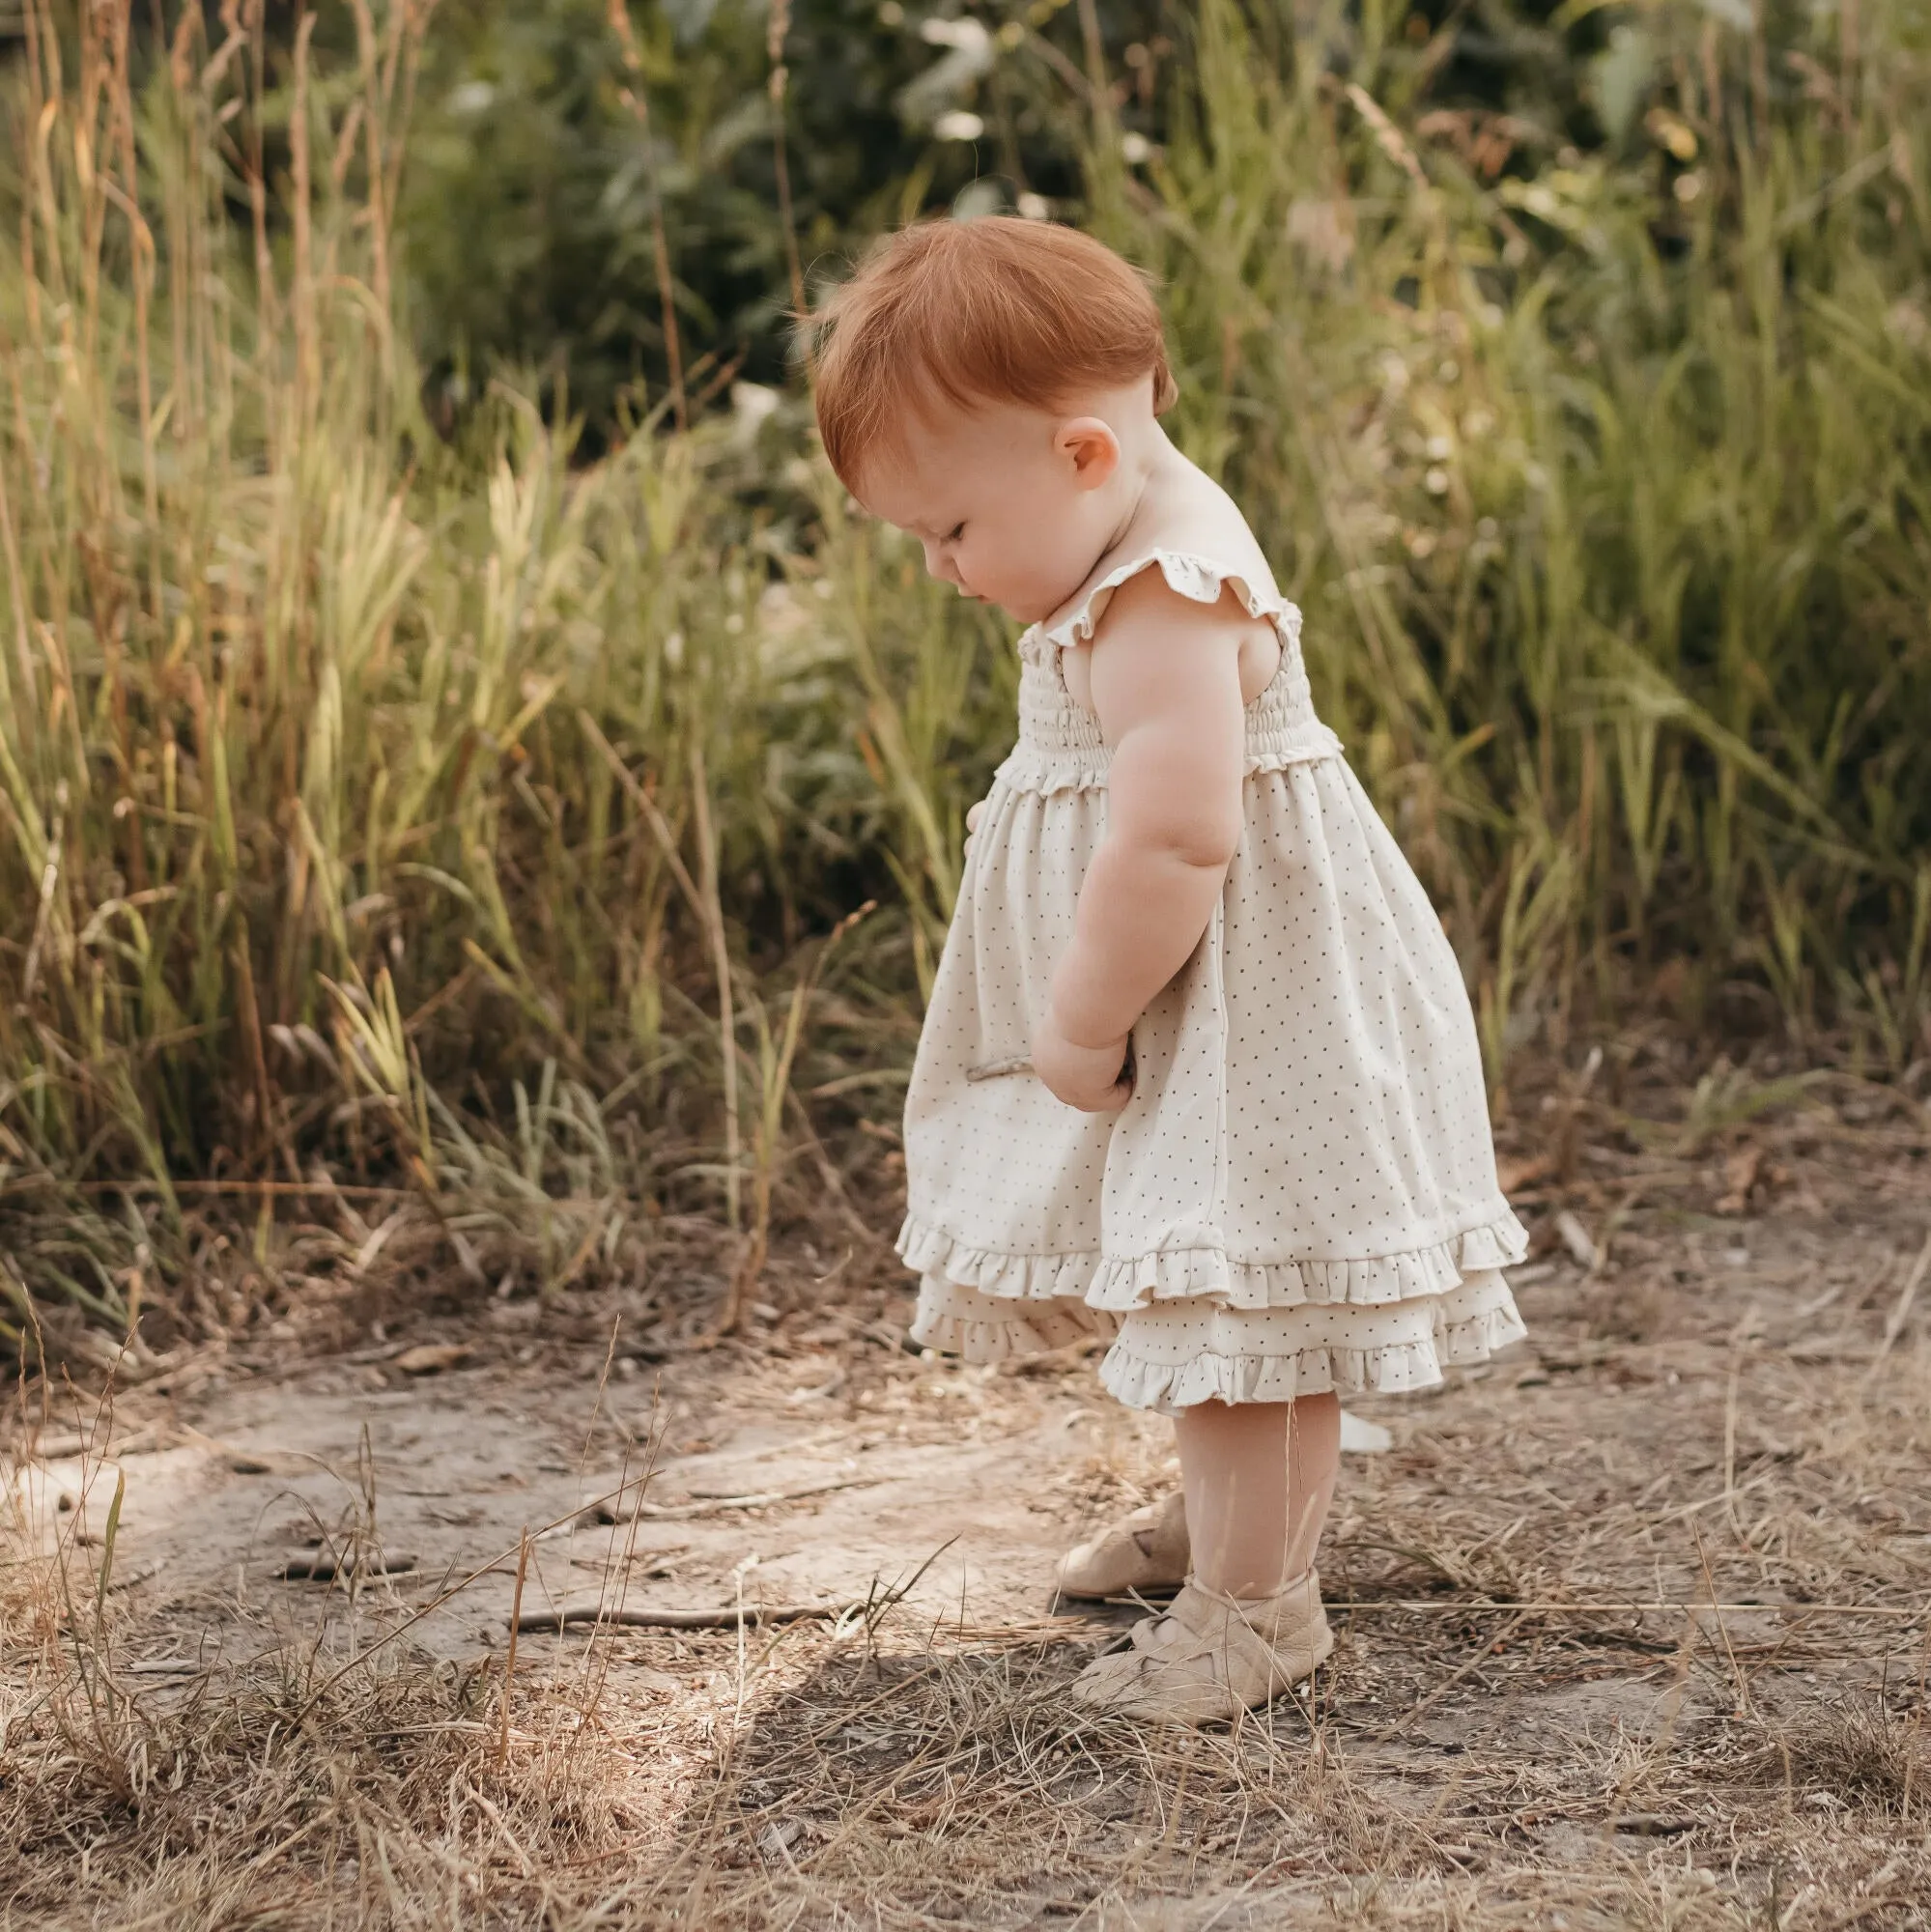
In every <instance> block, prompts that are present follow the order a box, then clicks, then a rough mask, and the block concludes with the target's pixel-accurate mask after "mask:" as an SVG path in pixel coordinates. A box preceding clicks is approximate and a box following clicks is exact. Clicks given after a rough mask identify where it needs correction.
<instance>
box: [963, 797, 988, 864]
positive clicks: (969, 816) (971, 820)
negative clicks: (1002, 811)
mask: <svg viewBox="0 0 1931 1932" xmlns="http://www.w3.org/2000/svg"><path fill="white" fill-rule="evenodd" d="M984 816H985V801H984V799H980V802H979V803H978V804H977V805H971V806H968V807H967V808H966V836H965V842H966V850H967V851H971V850H972V835H973V834H974V833H975V832H977V831H978V830H979V821H980V819H981V818H983V817H984Z"/></svg>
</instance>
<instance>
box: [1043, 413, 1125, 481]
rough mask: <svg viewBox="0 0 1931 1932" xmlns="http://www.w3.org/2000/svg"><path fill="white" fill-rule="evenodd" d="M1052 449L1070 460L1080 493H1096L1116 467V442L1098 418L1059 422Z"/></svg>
mask: <svg viewBox="0 0 1931 1932" xmlns="http://www.w3.org/2000/svg"><path fill="white" fill-rule="evenodd" d="M1053 447H1054V448H1055V449H1056V450H1058V451H1060V452H1061V454H1062V455H1065V456H1068V457H1070V458H1071V459H1072V466H1073V481H1074V483H1075V484H1076V485H1077V486H1078V488H1080V489H1082V490H1097V489H1098V488H1099V487H1100V486H1101V484H1103V483H1109V482H1111V481H1112V480H1113V476H1114V473H1115V472H1116V471H1117V470H1118V469H1119V468H1120V439H1119V438H1118V437H1117V436H1115V435H1114V433H1113V429H1112V425H1111V424H1109V423H1106V422H1103V421H1102V420H1101V419H1100V418H1099V417H1098V416H1074V417H1073V418H1072V420H1071V421H1069V422H1063V423H1062V424H1061V425H1060V427H1059V430H1058V431H1057V433H1056V434H1055V435H1054V437H1053Z"/></svg>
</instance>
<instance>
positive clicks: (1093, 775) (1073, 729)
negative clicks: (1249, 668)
mask: <svg viewBox="0 0 1931 1932" xmlns="http://www.w3.org/2000/svg"><path fill="white" fill-rule="evenodd" d="M1153 564H1157V565H1158V566H1159V568H1160V570H1161V572H1162V574H1163V575H1164V576H1165V577H1166V579H1167V582H1168V583H1169V584H1170V585H1171V586H1172V587H1173V588H1174V589H1176V590H1177V591H1178V592H1179V593H1180V594H1181V595H1182V596H1185V597H1188V598H1190V599H1191V600H1192V601H1193V602H1195V603H1200V604H1206V605H1212V604H1216V603H1218V602H1219V599H1220V595H1221V591H1222V589H1223V587H1224V586H1225V585H1227V584H1229V583H1232V584H1234V585H1235V588H1236V589H1237V590H1238V592H1239V594H1240V597H1241V600H1242V602H1243V603H1244V604H1246V606H1247V608H1248V611H1249V614H1250V615H1252V616H1256V617H1266V618H1268V619H1269V620H1270V621H1271V622H1272V623H1273V626H1274V629H1275V631H1276V633H1277V634H1278V635H1279V637H1280V640H1281V666H1280V668H1279V669H1278V670H1277V671H1276V672H1275V673H1274V677H1273V681H1272V682H1271V683H1270V684H1269V685H1268V686H1267V688H1266V690H1264V692H1262V693H1261V695H1260V696H1258V697H1257V698H1255V699H1254V701H1253V702H1252V703H1251V704H1250V705H1248V707H1247V775H1248V776H1249V777H1250V778H1252V777H1253V776H1254V775H1255V774H1256V773H1260V772H1269V771H1280V770H1282V769H1284V768H1285V767H1287V766H1289V765H1294V764H1304V763H1306V762H1308V761H1309V760H1310V759H1315V758H1330V757H1334V756H1337V755H1338V754H1339V753H1340V751H1341V740H1340V739H1339V738H1337V737H1336V736H1335V735H1334V733H1333V732H1332V731H1330V730H1329V729H1328V728H1327V726H1326V725H1323V724H1322V723H1321V722H1320V719H1319V718H1318V717H1316V715H1315V709H1314V694H1313V692H1312V691H1311V690H1310V689H1309V687H1308V677H1307V668H1306V666H1305V665H1304V664H1303V663H1302V661H1301V644H1300V633H1301V613H1300V611H1298V610H1297V609H1296V608H1295V607H1294V606H1293V605H1292V604H1290V603H1287V602H1286V601H1285V600H1283V599H1281V598H1279V597H1278V596H1275V595H1272V594H1270V592H1269V591H1268V590H1260V589H1253V588H1250V587H1249V586H1248V584H1247V583H1246V582H1243V581H1242V580H1241V579H1239V578H1237V577H1236V576H1235V575H1234V573H1232V572H1231V571H1226V570H1222V569H1218V568H1216V567H1215V566H1214V565H1212V564H1210V563H1207V562H1206V561H1205V560H1203V559H1201V558H1198V557H1193V556H1177V555H1174V554H1170V553H1155V554H1153V555H1150V556H1147V557H1143V558H1140V559H1138V560H1137V561H1135V562H1133V563H1131V564H1126V565H1122V566H1121V567H1120V568H1119V569H1118V570H1116V571H1115V572H1113V573H1111V574H1110V575H1109V576H1108V578H1107V579H1105V580H1104V581H1103V582H1101V583H1100V584H1099V585H1096V586H1095V588H1094V589H1093V591H1091V592H1089V593H1088V594H1087V595H1086V596H1085V597H1084V598H1082V599H1081V601H1080V603H1079V605H1078V607H1077V608H1076V609H1075V610H1074V611H1073V612H1072V614H1071V615H1069V616H1067V617H1065V618H1062V619H1061V620H1059V621H1058V622H1056V623H1054V624H1052V625H1040V624H1036V625H1035V626H1034V627H1033V628H1032V629H1031V630H1030V631H1028V632H1027V633H1026V635H1025V636H1024V637H1023V638H1021V639H1020V640H1019V657H1020V673H1019V741H1018V743H1017V744H1016V745H1015V746H1014V747H1013V749H1012V753H1011V754H1010V755H1009V756H1008V758H1007V760H1006V762H1005V763H1004V764H1003V765H1002V766H1001V767H1000V768H999V773H998V778H999V781H1001V782H1002V783H1005V784H1007V785H1008V786H1010V787H1012V788H1013V789H1015V790H1019V791H1063V790H1065V789H1068V788H1077V789H1081V790H1085V789H1089V788H1092V787H1095V786H1103V785H1104V784H1105V783H1106V768H1107V762H1108V755H1109V754H1108V752H1107V748H1106V744H1105V742H1104V740H1103V739H1102V738H1101V736H1100V731H1099V720H1098V719H1097V718H1095V717H1094V716H1093V713H1092V712H1091V711H1089V710H1087V709H1086V708H1085V707H1084V706H1082V705H1080V704H1079V703H1077V702H1076V701H1075V700H1074V698H1073V696H1072V694H1071V693H1070V692H1069V691H1068V690H1067V689H1066V681H1065V670H1064V668H1063V665H1062V661H1061V653H1062V651H1063V650H1064V649H1065V647H1066V646H1067V645H1068V644H1072V643H1079V642H1084V641H1085V640H1087V639H1090V638H1091V637H1092V636H1093V626H1094V625H1095V624H1096V623H1097V621H1098V617H1099V612H1100V610H1101V609H1103V606H1104V601H1105V598H1106V596H1108V595H1109V594H1110V593H1111V592H1112V591H1113V590H1114V589H1115V588H1117V587H1118V585H1119V584H1120V583H1122V582H1124V581H1125V580H1126V579H1127V578H1128V577H1130V576H1132V575H1133V574H1134V573H1135V572H1136V571H1138V570H1142V569H1145V568H1147V567H1149V566H1150V565H1153Z"/></svg>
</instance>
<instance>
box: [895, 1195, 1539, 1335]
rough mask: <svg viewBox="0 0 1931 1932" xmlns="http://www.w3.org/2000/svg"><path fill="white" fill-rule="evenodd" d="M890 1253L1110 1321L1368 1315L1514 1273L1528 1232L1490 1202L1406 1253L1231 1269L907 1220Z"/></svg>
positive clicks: (1179, 1257)
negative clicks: (1346, 1308) (1483, 1215)
mask: <svg viewBox="0 0 1931 1932" xmlns="http://www.w3.org/2000/svg"><path fill="white" fill-rule="evenodd" d="M897 1245H898V1253H899V1256H900V1258H901V1259H902V1260H903V1261H904V1263H905V1264H906V1266H907V1267H909V1268H912V1269H913V1270H915V1271H916V1272H917V1273H919V1274H921V1275H938V1276H941V1277H942V1278H943V1279H945V1280H947V1281H954V1282H957V1283H959V1284H960V1286H961V1287H965V1288H976V1289H978V1290H979V1292H980V1293H981V1294H990V1295H994V1296H997V1297H998V1298H999V1299H1001V1300H1006V1301H1044V1300H1050V1299H1059V1298H1065V1299H1068V1300H1076V1301H1082V1302H1085V1303H1086V1304H1087V1305H1088V1306H1089V1307H1091V1308H1095V1309H1103V1310H1106V1311H1108V1312H1110V1313H1113V1314H1125V1313H1127V1312H1128V1311H1129V1310H1131V1309H1135V1308H1148V1307H1151V1306H1152V1305H1153V1304H1154V1303H1156V1302H1160V1301H1168V1300H1185V1301H1214V1302H1218V1303H1220V1304H1221V1305H1223V1306H1225V1307H1228V1308H1294V1307H1299V1306H1301V1305H1303V1304H1305V1303H1310V1302H1312V1303H1324V1304H1332V1303H1335V1302H1350V1303H1353V1304H1355V1305H1357V1306H1374V1305H1377V1304H1379V1303H1382V1302H1389V1301H1412V1300H1414V1299H1416V1298H1417V1297H1419V1296H1421V1295H1429V1294H1445V1293H1448V1292H1449V1290H1451V1289H1453V1288H1455V1287H1457V1286H1459V1285H1460V1284H1461V1283H1462V1282H1463V1281H1465V1280H1466V1279H1467V1278H1468V1277H1469V1276H1471V1275H1477V1274H1487V1273H1491V1272H1492V1271H1493V1270H1495V1269H1498V1268H1509V1267H1514V1266H1516V1265H1517V1264H1519V1263H1520V1262H1521V1260H1522V1258H1523V1257H1524V1256H1525V1255H1526V1254H1527V1253H1528V1246H1529V1239H1528V1234H1527V1231H1526V1230H1525V1229H1524V1228H1523V1227H1522V1225H1521V1223H1520V1222H1519V1221H1518V1220H1517V1219H1516V1217H1515V1215H1514V1214H1513V1213H1511V1212H1510V1210H1509V1207H1508V1204H1507V1203H1506V1202H1498V1203H1497V1204H1496V1206H1495V1208H1494V1211H1493V1212H1492V1213H1491V1217H1490V1218H1489V1219H1487V1220H1485V1221H1484V1222H1482V1223H1481V1224H1480V1225H1479V1226H1477V1227H1474V1228H1472V1229H1470V1230H1468V1231H1467V1232H1466V1233H1465V1234H1461V1235H1455V1236H1450V1237H1449V1238H1448V1239H1447V1240H1445V1241H1436V1242H1434V1243H1432V1244H1430V1245H1428V1246H1426V1247H1419V1248H1414V1249H1411V1250H1409V1251H1408V1252H1407V1253H1406V1254H1397V1255H1379V1256H1373V1257H1369V1258H1366V1259H1363V1260H1358V1261H1299V1262H1235V1261H1230V1260H1229V1259H1228V1256H1227V1251H1226V1250H1225V1249H1224V1248H1218V1247H1213V1246H1208V1245H1200V1246H1194V1247H1173V1248H1166V1249H1161V1250H1159V1251H1157V1252H1155V1253H1152V1254H1146V1255H1135V1256H1132V1257H1130V1258H1126V1259H1121V1260H1109V1259H1107V1258H1106V1257H1105V1256H1103V1255H1096V1254H1065V1255H1008V1254H1000V1253H998V1252H996V1251H995V1250H992V1249H989V1248H974V1247H970V1246H968V1245H967V1244H966V1243H964V1242H962V1241H959V1240H956V1239H955V1238H954V1237H953V1236H951V1235H948V1234H946V1233H945V1232H944V1231H943V1230H941V1229H938V1228H932V1227H927V1226H925V1225H923V1223H921V1222H919V1221H918V1220H916V1219H915V1218H914V1217H912V1216H911V1215H909V1214H908V1215H907V1216H906V1218H905V1224H904V1226H903V1227H902V1228H900V1230H899V1231H898V1244H897Z"/></svg>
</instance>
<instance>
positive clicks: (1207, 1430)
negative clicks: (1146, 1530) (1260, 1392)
mask: <svg viewBox="0 0 1931 1932" xmlns="http://www.w3.org/2000/svg"><path fill="white" fill-rule="evenodd" d="M1174 1428H1175V1434H1176V1435H1178V1438H1179V1449H1180V1479H1181V1482H1182V1483H1183V1484H1184V1486H1185V1489H1186V1498H1187V1531H1188V1534H1189V1536H1190V1537H1191V1539H1192V1543H1193V1569H1194V1576H1195V1577H1196V1578H1197V1579H1198V1580H1199V1581H1200V1582H1202V1583H1204V1584H1206V1585H1207V1587H1208V1588H1209V1589H1213V1590H1222V1591H1225V1592H1226V1593H1227V1594H1228V1595H1229V1596H1233V1597H1269V1596H1272V1595H1273V1594H1274V1592H1275V1591H1277V1590H1278V1589H1280V1587H1281V1586H1282V1585H1283V1584H1284V1583H1290V1582H1292V1581H1293V1580H1294V1578H1295V1577H1300V1576H1302V1575H1304V1574H1305V1572H1306V1571H1307V1569H1308V1566H1309V1565H1310V1564H1311V1563H1313V1561H1314V1552H1315V1546H1316V1545H1317V1544H1318V1543H1319V1542H1320V1532H1321V1526H1322V1524H1323V1523H1325V1521H1326V1520H1327V1509H1328V1504H1329V1503H1330V1502H1331V1501H1332V1500H1333V1498H1334V1479H1335V1477H1336V1475H1337V1474H1338V1473H1339V1471H1340V1467H1341V1402H1340V1399H1339V1398H1338V1397H1337V1396H1333V1395H1308V1396H1302V1397H1301V1398H1300V1400H1299V1401H1297V1402H1267V1403H1236V1404H1228V1403H1221V1402H1206V1403H1201V1404H1199V1405H1198V1406H1195V1407H1192V1408H1186V1409H1182V1410H1181V1411H1180V1412H1179V1414H1178V1416H1177V1417H1176V1419H1175V1425H1174Z"/></svg>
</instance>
